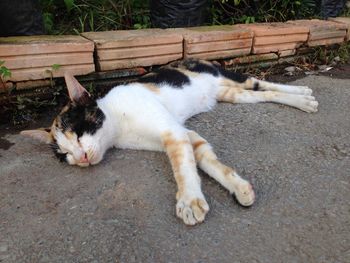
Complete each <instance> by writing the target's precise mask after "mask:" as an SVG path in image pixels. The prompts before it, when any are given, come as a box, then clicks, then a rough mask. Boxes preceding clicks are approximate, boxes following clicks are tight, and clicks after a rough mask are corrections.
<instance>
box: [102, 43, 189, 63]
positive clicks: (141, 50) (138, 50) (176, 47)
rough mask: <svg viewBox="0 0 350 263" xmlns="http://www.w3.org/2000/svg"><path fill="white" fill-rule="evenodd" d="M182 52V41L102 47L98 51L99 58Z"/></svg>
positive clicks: (110, 58)
mask: <svg viewBox="0 0 350 263" xmlns="http://www.w3.org/2000/svg"><path fill="white" fill-rule="evenodd" d="M180 53H181V54H182V43H175V44H169V45H162V46H145V47H134V48H130V49H127V48H119V49H114V48H113V49H101V50H99V51H98V52H97V57H98V59H99V60H112V59H118V60H119V59H125V58H137V57H149V56H157V55H167V54H180Z"/></svg>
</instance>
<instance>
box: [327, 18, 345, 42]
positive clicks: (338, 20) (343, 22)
mask: <svg viewBox="0 0 350 263" xmlns="http://www.w3.org/2000/svg"><path fill="white" fill-rule="evenodd" d="M328 19H329V20H331V21H333V22H336V23H341V24H345V25H346V26H347V35H346V39H347V40H348V41H349V40H350V17H330V18H328Z"/></svg>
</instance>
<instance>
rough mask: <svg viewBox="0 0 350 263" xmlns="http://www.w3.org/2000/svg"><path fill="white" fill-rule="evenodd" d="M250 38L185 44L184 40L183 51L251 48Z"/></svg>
mask: <svg viewBox="0 0 350 263" xmlns="http://www.w3.org/2000/svg"><path fill="white" fill-rule="evenodd" d="M251 46H252V39H238V40H226V41H217V42H205V43H196V44H187V43H186V42H185V52H186V55H191V54H196V53H202V52H212V51H222V50H235V49H247V48H249V50H250V48H251Z"/></svg>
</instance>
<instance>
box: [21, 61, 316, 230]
mask: <svg viewBox="0 0 350 263" xmlns="http://www.w3.org/2000/svg"><path fill="white" fill-rule="evenodd" d="M65 81H66V84H67V88H68V93H69V97H70V102H69V103H68V104H67V105H66V106H65V107H64V108H63V109H62V111H61V112H60V114H59V115H58V116H57V117H56V118H55V120H54V121H53V124H52V126H51V127H50V128H47V129H38V130H27V131H22V132H21V134H22V135H25V136H29V137H32V138H35V139H38V140H40V141H42V142H45V143H48V144H51V146H52V148H53V151H54V153H55V155H56V156H57V157H58V158H59V159H60V160H61V161H65V162H67V163H68V164H71V165H78V166H83V167H85V166H89V165H95V164H97V163H99V162H100V161H101V160H102V158H103V155H104V153H105V152H106V150H107V149H108V148H111V147H113V146H115V147H118V148H128V149H143V150H153V151H165V152H166V153H167V155H168V157H169V159H170V163H171V166H172V169H173V173H174V176H175V180H176V183H177V187H178V191H177V194H176V199H177V204H176V214H177V216H178V217H179V218H181V219H182V220H183V221H184V223H185V224H187V225H195V224H197V223H200V222H202V221H203V220H204V218H205V215H206V214H207V213H208V211H209V206H208V204H207V202H206V200H205V198H204V195H203V193H202V191H201V185H200V184H201V183H200V178H199V176H198V173H197V167H196V165H198V166H199V168H200V169H202V170H203V171H205V172H206V173H207V174H208V175H209V176H211V177H212V178H214V179H215V180H217V181H218V182H219V183H220V184H221V185H222V186H223V187H225V188H226V189H227V190H228V191H229V192H230V193H231V194H234V195H235V197H236V199H237V200H238V202H239V203H240V204H241V205H243V206H250V205H252V204H253V202H254V199H255V195H254V191H253V189H252V186H251V185H250V183H249V182H248V181H246V180H244V179H242V178H241V177H240V176H239V175H238V174H237V172H236V171H235V170H234V169H232V168H230V167H228V166H226V165H224V164H222V163H221V162H220V161H219V160H218V159H217V156H216V155H215V153H214V152H213V150H212V147H211V146H210V144H209V143H208V142H207V141H206V140H205V139H204V138H202V137H201V136H200V135H199V134H198V133H196V132H195V131H193V130H189V129H187V128H185V126H184V122H185V121H186V120H187V119H188V118H190V117H191V116H193V115H196V114H198V113H201V112H206V111H209V110H211V109H212V108H213V107H214V106H215V104H216V103H217V101H219V102H230V103H257V102H275V103H281V104H286V105H289V106H292V107H295V108H298V109H300V110H302V111H305V112H316V111H317V106H318V103H317V101H316V100H315V98H314V97H312V96H311V93H312V90H311V89H309V88H308V87H304V86H290V85H281V84H274V83H270V82H266V81H261V80H258V79H255V78H252V77H247V76H244V75H240V74H237V73H234V72H230V71H226V70H224V69H223V68H221V67H219V66H217V65H216V64H213V63H211V62H208V61H200V60H193V59H191V60H184V61H179V62H175V63H172V64H170V65H168V66H165V67H162V68H160V69H158V70H156V71H155V72H152V73H149V74H147V75H145V76H143V77H141V78H140V79H139V80H138V81H137V82H135V83H130V84H126V85H121V86H118V87H115V88H113V89H111V90H110V91H109V93H108V94H107V95H105V96H104V97H103V98H101V99H98V100H96V101H95V100H92V99H91V96H90V94H89V93H88V92H87V91H86V90H85V89H84V88H83V87H82V86H81V85H80V84H79V83H78V81H77V80H76V79H75V78H74V77H73V76H72V75H70V74H68V73H67V74H66V75H65Z"/></svg>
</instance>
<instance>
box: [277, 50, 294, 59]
mask: <svg viewBox="0 0 350 263" xmlns="http://www.w3.org/2000/svg"><path fill="white" fill-rule="evenodd" d="M295 53H296V49H290V50H282V51H280V52H278V55H279V56H280V57H288V56H293V55H295Z"/></svg>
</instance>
